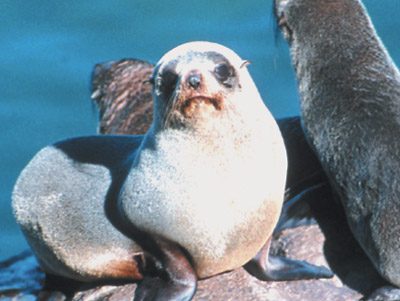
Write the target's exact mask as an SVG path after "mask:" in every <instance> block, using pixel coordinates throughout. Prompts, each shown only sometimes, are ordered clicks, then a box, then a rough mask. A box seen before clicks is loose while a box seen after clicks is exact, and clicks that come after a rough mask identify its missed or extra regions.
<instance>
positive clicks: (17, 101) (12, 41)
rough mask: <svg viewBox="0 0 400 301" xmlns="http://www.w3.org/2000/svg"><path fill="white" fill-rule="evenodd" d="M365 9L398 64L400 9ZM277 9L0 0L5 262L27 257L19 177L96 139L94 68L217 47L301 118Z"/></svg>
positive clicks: (253, 2) (224, 1) (279, 105)
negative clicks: (53, 154)
mask: <svg viewBox="0 0 400 301" xmlns="http://www.w3.org/2000/svg"><path fill="white" fill-rule="evenodd" d="M364 3H365V5H366V6H367V8H368V10H369V12H370V15H371V17H372V20H373V22H374V24H375V26H376V28H377V31H378V33H379V35H380V37H381V38H382V40H383V42H384V43H385V45H386V46H387V48H388V50H389V52H390V53H391V55H392V57H393V59H394V60H395V62H397V64H400V18H399V14H400V1H398V0H384V1H376V0H365V1H364ZM271 8H272V1H271V0H264V1H261V0H250V1H228V0H220V1H206V0H198V1H175V0H170V1H155V0H140V1H139V0H130V1H128V0H118V1H114V2H111V1H104V0H99V1H95V2H94V1H76V0H73V1H68V2H67V1H64V2H61V1H38V0H32V1H21V0H13V1H11V0H2V1H0V20H1V26H0V45H1V46H0V57H1V60H0V79H1V81H0V124H1V127H0V164H1V165H0V167H1V168H0V260H1V259H4V258H6V257H9V256H11V255H13V254H15V253H17V252H19V251H21V250H23V249H24V248H27V245H26V243H25V241H24V239H23V237H22V234H21V233H20V231H19V229H18V227H17V225H16V224H15V222H14V220H13V216H12V211H11V207H10V195H11V191H12V187H13V185H14V183H15V180H16V178H17V176H18V174H19V172H20V171H21V170H22V168H23V167H24V166H25V165H26V164H27V163H28V162H29V160H30V159H31V158H32V156H33V155H34V154H35V153H36V152H37V151H38V150H39V149H40V148H42V147H44V146H45V145H47V144H50V143H52V142H55V141H57V140H61V139H64V138H67V137H72V136H79V135H89V134H94V133H95V131H96V120H97V113H96V111H95V110H94V109H93V106H92V104H91V101H90V92H89V79H90V73H91V70H92V67H93V65H94V64H96V63H99V62H104V61H108V60H116V59H121V58H128V57H134V58H140V59H145V60H149V61H151V62H156V61H157V60H158V59H159V58H160V57H161V56H162V55H163V54H164V53H165V52H166V51H168V50H170V49H172V48H173V47H175V46H177V45H179V44H181V43H183V42H187V41H194V40H208V41H213V42H218V43H221V44H224V45H226V46H228V47H230V48H232V49H233V50H235V51H236V52H237V53H238V54H239V55H240V56H241V57H242V58H244V59H248V60H250V61H251V62H252V64H251V66H250V67H249V68H250V72H251V73H252V75H253V78H254V80H255V82H256V84H257V86H258V88H259V90H260V92H261V94H262V95H263V97H264V100H265V103H266V104H267V106H268V107H269V108H270V110H271V111H272V113H273V114H274V115H275V116H276V117H283V116H290V115H295V114H298V98H297V93H296V86H295V81H294V74H293V71H292V68H291V65H290V60H289V54H288V49H287V47H286V44H285V42H284V41H283V40H282V39H278V40H276V39H275V37H276V32H275V28H274V26H273V24H274V20H273V18H272V13H271Z"/></svg>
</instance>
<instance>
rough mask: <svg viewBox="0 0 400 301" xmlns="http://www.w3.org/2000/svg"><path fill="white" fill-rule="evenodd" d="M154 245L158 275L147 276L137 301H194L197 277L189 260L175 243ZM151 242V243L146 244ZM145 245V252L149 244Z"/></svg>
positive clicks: (155, 241)
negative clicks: (192, 300)
mask: <svg viewBox="0 0 400 301" xmlns="http://www.w3.org/2000/svg"><path fill="white" fill-rule="evenodd" d="M150 241H152V243H151V245H152V246H151V250H150V251H151V253H153V254H154V253H156V254H158V258H154V257H153V259H154V260H156V262H155V268H156V269H157V271H156V272H157V273H156V275H152V274H150V275H149V274H146V273H145V275H144V278H143V280H142V281H141V282H139V283H138V286H137V288H136V291H135V298H134V301H142V300H148V301H157V300H160V301H161V300H171V301H174V300H191V299H192V297H193V295H194V293H195V292H196V288H197V276H196V273H195V271H194V268H193V266H192V264H191V260H190V256H188V255H187V252H186V251H185V250H183V249H182V248H181V247H180V246H179V245H177V244H176V243H174V242H172V241H169V240H167V239H162V238H156V239H154V240H150ZM147 242H149V240H147ZM143 244H144V247H143V248H144V249H145V250H146V249H147V247H148V243H145V242H144V241H143Z"/></svg>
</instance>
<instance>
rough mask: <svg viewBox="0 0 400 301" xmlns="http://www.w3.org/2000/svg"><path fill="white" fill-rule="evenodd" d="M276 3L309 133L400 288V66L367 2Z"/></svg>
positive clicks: (357, 231)
mask: <svg viewBox="0 0 400 301" xmlns="http://www.w3.org/2000/svg"><path fill="white" fill-rule="evenodd" d="M275 5H276V10H277V15H278V18H279V24H280V27H281V28H282V30H283V32H284V34H285V37H286V38H287V40H288V41H289V44H290V48H291V55H292V61H293V65H294V67H295V69H296V73H297V79H298V82H299V91H300V95H301V113H302V122H303V126H304V129H305V132H306V136H307V138H308V140H309V142H310V144H311V146H312V147H313V149H314V150H315V151H316V153H317V155H318V157H319V159H320V161H321V163H322V166H323V168H324V170H325V171H326V173H327V174H328V177H329V179H330V183H331V184H332V186H333V188H334V191H335V193H336V194H337V196H338V198H339V199H340V200H341V202H342V204H343V206H344V209H345V212H346V216H347V220H348V222H349V225H350V228H351V230H352V232H353V234H354V236H355V238H356V239H357V241H358V242H359V244H360V245H361V246H362V248H363V250H364V251H365V252H366V254H367V255H368V257H369V258H370V260H371V261H372V263H373V264H374V266H375V268H376V269H377V271H378V272H379V273H380V274H381V275H382V276H383V277H384V278H385V279H386V280H387V281H389V282H390V283H391V284H393V285H395V286H397V287H399V286H400V221H399V218H398V217H399V216H400V182H399V181H398V180H397V179H398V178H399V176H400V174H399V173H400V144H399V142H398V139H397V137H399V136H400V74H399V71H398V69H397V67H396V66H395V65H394V63H393V61H392V59H391V57H390V56H389V54H388V53H387V51H386V49H385V47H384V46H383V44H382V42H381V41H380V39H379V37H378V36H377V34H376V32H375V29H374V27H373V25H372V23H371V20H370V19H369V16H368V14H367V12H366V10H365V8H364V6H363V5H362V3H361V1H359V0H332V1H324V0H293V1H291V0H281V1H279V0H276V1H275ZM393 292H394V294H395V291H393ZM393 292H392V293H393ZM399 296H400V294H396V296H395V297H394V298H395V299H390V300H399V299H398V298H399ZM374 300H375V299H374ZM382 300H389V299H387V298H385V299H382Z"/></svg>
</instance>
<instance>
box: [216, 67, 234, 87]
mask: <svg viewBox="0 0 400 301" xmlns="http://www.w3.org/2000/svg"><path fill="white" fill-rule="evenodd" d="M214 73H215V77H216V78H217V79H218V80H219V81H220V82H221V83H222V84H224V85H225V86H227V87H229V88H232V80H231V79H232V78H233V77H234V75H235V71H234V70H233V67H232V66H230V65H228V64H226V63H221V64H218V65H217V66H216V67H215V69H214Z"/></svg>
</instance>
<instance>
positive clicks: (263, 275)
mask: <svg viewBox="0 0 400 301" xmlns="http://www.w3.org/2000/svg"><path fill="white" fill-rule="evenodd" d="M270 244H271V239H269V240H268V241H267V243H266V244H265V245H264V247H263V248H262V249H261V250H260V251H259V252H258V253H257V255H256V256H255V257H254V258H253V259H252V260H250V261H249V262H248V263H246V265H245V266H244V268H245V269H246V271H247V272H249V273H250V274H251V275H253V276H254V277H256V278H257V279H259V280H263V281H289V280H306V279H319V278H332V277H333V273H332V272H331V271H330V270H329V269H327V268H325V267H320V266H315V265H312V264H310V263H307V262H305V261H300V260H294V259H289V258H285V257H281V256H272V255H269V254H268V253H269V248H270Z"/></svg>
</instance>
